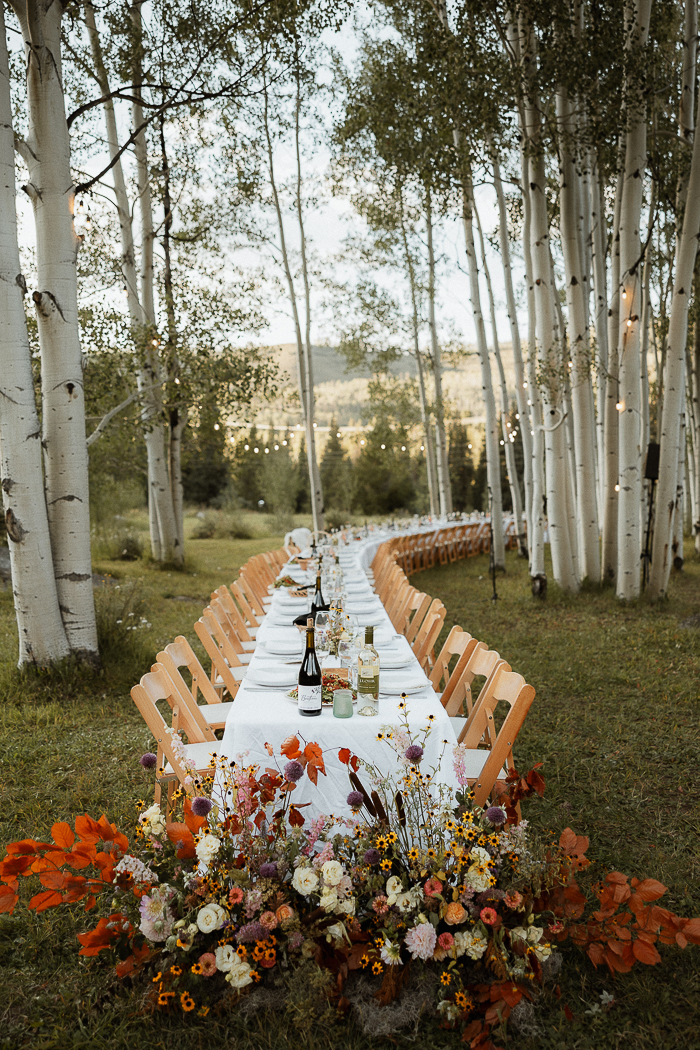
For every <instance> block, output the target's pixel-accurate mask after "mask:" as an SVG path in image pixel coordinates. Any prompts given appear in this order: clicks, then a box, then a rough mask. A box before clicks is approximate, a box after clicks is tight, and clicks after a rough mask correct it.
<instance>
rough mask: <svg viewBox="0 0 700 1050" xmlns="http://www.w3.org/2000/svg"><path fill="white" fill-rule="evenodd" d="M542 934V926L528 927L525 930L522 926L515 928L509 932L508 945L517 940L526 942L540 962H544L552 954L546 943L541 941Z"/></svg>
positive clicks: (549, 945) (549, 946) (550, 947)
mask: <svg viewBox="0 0 700 1050" xmlns="http://www.w3.org/2000/svg"><path fill="white" fill-rule="evenodd" d="M543 934H544V928H543V927H542V926H528V928H527V929H525V928H524V927H523V926H516V927H515V928H514V929H512V930H511V931H510V943H511V944H513V943H514V942H515V941H518V940H520V941H526V942H527V943H528V945H530V947H531V948H532V950H533V951H534V952H535V955H536V956H537V958H538V959H539V960H540V962H544V960H545V959H548V958H549V957H550V955H551V954H552V946H551V944H549V942H548V941H543V940H542V936H543Z"/></svg>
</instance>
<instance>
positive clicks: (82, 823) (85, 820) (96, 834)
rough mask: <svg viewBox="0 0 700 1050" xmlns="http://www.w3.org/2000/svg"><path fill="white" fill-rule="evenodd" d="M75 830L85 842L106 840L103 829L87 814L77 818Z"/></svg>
mask: <svg viewBox="0 0 700 1050" xmlns="http://www.w3.org/2000/svg"><path fill="white" fill-rule="evenodd" d="M75 830H76V834H77V835H78V838H80V839H82V840H83V842H99V841H100V839H104V835H103V829H102V827H101V826H100V825H99V824H98V822H97V821H96V820H93V818H92V817H90V816H88V814H87V813H83V814H82V815H81V816H79V817H76V818H75Z"/></svg>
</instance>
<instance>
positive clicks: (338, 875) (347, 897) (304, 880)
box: [292, 860, 355, 915]
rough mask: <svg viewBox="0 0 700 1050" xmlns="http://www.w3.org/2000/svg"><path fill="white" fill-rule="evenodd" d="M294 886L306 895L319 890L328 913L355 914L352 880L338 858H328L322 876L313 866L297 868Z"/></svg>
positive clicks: (321, 904) (321, 902) (321, 901)
mask: <svg viewBox="0 0 700 1050" xmlns="http://www.w3.org/2000/svg"><path fill="white" fill-rule="evenodd" d="M292 886H293V887H294V889H295V890H296V891H297V893H301V894H302V896H304V897H308V896H310V895H311V894H312V893H316V892H319V893H320V899H319V904H320V906H321V907H322V908H323V909H324V911H326V912H327V913H328V914H331V913H332V914H335V915H354V914H355V898H354V897H353V896H351V893H352V880H351V878H350V876H349V875H346V874H345V872H344V871H343V866H342V864H341V863H340V862H339V861H337V860H327V861H326V862H325V863H324V864H323V866H322V867H321V875H320V876H319V875H318V873H317V872H316V871H314V869H313V868H311V867H305V868H297V869H296V871H295V872H294V876H293V878H292Z"/></svg>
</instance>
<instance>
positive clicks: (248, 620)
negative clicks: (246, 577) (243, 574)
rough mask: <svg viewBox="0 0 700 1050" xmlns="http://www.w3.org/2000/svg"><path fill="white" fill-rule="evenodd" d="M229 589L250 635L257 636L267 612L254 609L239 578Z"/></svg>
mask: <svg viewBox="0 0 700 1050" xmlns="http://www.w3.org/2000/svg"><path fill="white" fill-rule="evenodd" d="M229 590H230V591H231V595H232V597H233V599H234V601H235V602H236V604H237V605H238V608H239V609H240V612H241V617H242V619H243V622H244V624H245V627H246V630H247V631H248V634H249V636H250V637H251V638H255V636H256V635H257V633H258V627H259V626H260V621H261V620H262V619H263V617H264V615H265V613H264V612H260V613H257V612H256V611H255V610H254V609H253V607H252V605H251V603H250V602H249V601H248V599H247V598H246V596H245V593H244V591H243V587H242V586H241V581H240V579H239V580H234V582H233V583H232V584H231V586H230V588H229Z"/></svg>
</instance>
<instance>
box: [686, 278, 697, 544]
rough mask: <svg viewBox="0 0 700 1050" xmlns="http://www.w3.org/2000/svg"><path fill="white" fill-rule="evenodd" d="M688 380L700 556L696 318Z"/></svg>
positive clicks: (694, 503) (694, 530)
mask: <svg viewBox="0 0 700 1050" xmlns="http://www.w3.org/2000/svg"><path fill="white" fill-rule="evenodd" d="M696 286H697V272H696ZM689 380H690V389H689V391H688V396H689V400H690V411H689V412H688V420H689V425H690V437H691V443H690V447H691V450H692V457H693V458H692V463H693V469H692V476H693V479H694V488H693V506H692V524H693V533H694V535H695V551H696V553H697V554H700V323H699V322H698V318H697V316H696V318H695V326H694V329H693V344H692V349H691V352H690V368H689Z"/></svg>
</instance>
